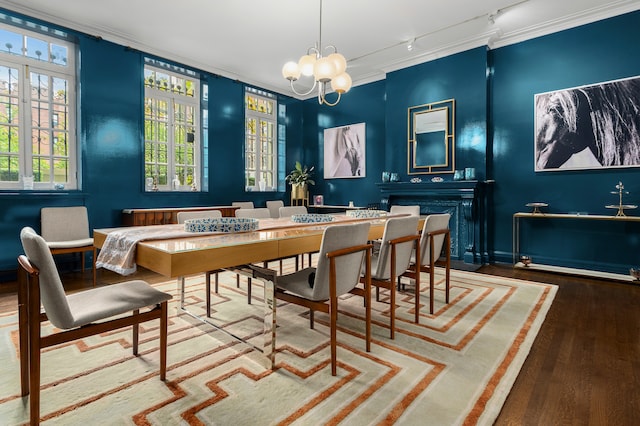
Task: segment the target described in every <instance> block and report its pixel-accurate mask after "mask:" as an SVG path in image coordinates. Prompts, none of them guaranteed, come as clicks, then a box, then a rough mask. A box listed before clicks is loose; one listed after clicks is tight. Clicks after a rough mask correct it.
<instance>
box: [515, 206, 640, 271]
mask: <svg viewBox="0 0 640 426" xmlns="http://www.w3.org/2000/svg"><path fill="white" fill-rule="evenodd" d="M522 219H547V220H551V219H564V220H566V219H574V220H591V221H613V222H638V223H640V217H638V216H605V215H594V214H579V213H523V212H518V213H515V214H514V215H513V224H512V232H513V241H512V251H513V265H514V267H517V268H522V267H528V268H531V269H542V270H547V271H553V272H562V273H570V274H578V275H589V276H598V277H601V278H609V279H616V280H624V281H631V280H633V278H632V277H631V276H625V275H622V274H615V273H609V272H602V271H595V270H587V269H578V268H566V267H562V266H553V265H542V264H534V263H531V264H529V265H525V264H523V263H522V262H521V261H520V221H521V220H522Z"/></svg>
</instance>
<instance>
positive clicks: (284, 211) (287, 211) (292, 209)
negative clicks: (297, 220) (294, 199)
mask: <svg viewBox="0 0 640 426" xmlns="http://www.w3.org/2000/svg"><path fill="white" fill-rule="evenodd" d="M307 212H308V210H307V207H306V206H283V207H280V209H278V214H279V216H280V217H291V216H293V215H297V214H307ZM307 256H308V259H309V266H311V262H312V260H313V259H312V256H313V253H307ZM298 259H300V260H299V261H298ZM298 262H300V267H301V268H304V254H301V255H300V256H299V257H298V256H296V271H297V270H298V268H299V267H298Z"/></svg>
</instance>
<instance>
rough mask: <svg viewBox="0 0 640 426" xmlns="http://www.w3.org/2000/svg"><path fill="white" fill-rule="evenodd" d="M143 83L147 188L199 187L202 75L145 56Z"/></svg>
mask: <svg viewBox="0 0 640 426" xmlns="http://www.w3.org/2000/svg"><path fill="white" fill-rule="evenodd" d="M150 63H153V64H154V65H156V66H152V65H150ZM159 66H162V68H160V67H159ZM144 88H145V103H144V159H145V160H144V161H145V164H144V169H145V190H147V191H199V190H201V186H200V182H201V173H202V169H201V158H202V142H201V140H202V138H201V134H202V131H201V128H200V121H201V118H200V116H201V103H200V102H201V101H200V81H199V77H198V76H197V75H196V73H194V72H193V71H188V70H185V69H181V68H179V67H175V66H171V65H168V64H163V63H161V62H160V61H153V60H147V64H146V65H145V69H144Z"/></svg>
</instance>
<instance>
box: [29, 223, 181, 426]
mask: <svg viewBox="0 0 640 426" xmlns="http://www.w3.org/2000/svg"><path fill="white" fill-rule="evenodd" d="M20 240H21V242H22V247H23V249H24V252H25V254H23V255H20V256H19V257H18V263H19V265H20V268H19V271H18V272H19V288H18V315H19V321H18V323H19V344H20V386H21V392H22V396H27V395H30V396H29V412H30V423H31V424H38V423H39V421H40V369H41V368H40V352H41V350H42V349H45V348H48V347H51V346H55V345H58V344H62V343H66V342H71V341H74V340H79V339H83V338H86V337H88V336H93V335H96V334H102V333H105V332H108V331H112V330H118V329H121V328H125V327H129V326H132V329H133V336H132V347H133V354H134V355H137V354H138V325H139V324H140V323H143V322H147V321H150V320H154V319H159V320H160V329H159V335H160V349H159V351H160V380H162V381H164V380H165V379H166V371H167V313H168V310H167V305H168V301H169V300H170V299H171V297H172V296H171V295H170V294H168V293H164V292H162V291H159V290H157V289H155V288H153V287H151V286H150V285H149V284H147V283H146V282H144V281H141V280H133V281H127V282H123V283H120V284H113V285H108V286H104V287H95V288H92V289H89V290H85V291H81V292H77V293H73V294H70V295H66V294H65V292H64V288H63V287H62V282H61V281H60V275H59V273H58V270H57V268H56V265H55V263H54V261H53V255H52V254H51V251H50V250H49V247H48V246H47V242H46V241H45V240H44V239H43V238H42V237H41V236H40V235H38V234H37V233H36V232H35V231H34V230H33V229H32V228H29V227H25V228H23V229H22V231H21V232H20ZM41 304H42V306H43V307H44V313H41ZM147 307H151V309H149V310H145V311H143V312H141V309H143V308H147ZM128 312H131V314H130V315H125V316H123V314H126V313H128ZM112 317H117V318H112ZM47 320H48V321H50V322H51V324H52V325H53V326H54V327H55V328H56V329H58V330H60V331H58V330H56V331H55V332H52V333H50V334H47V335H45V336H42V330H41V322H43V321H47ZM52 393H55V390H52Z"/></svg>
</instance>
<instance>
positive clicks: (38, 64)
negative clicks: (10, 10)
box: [0, 22, 81, 191]
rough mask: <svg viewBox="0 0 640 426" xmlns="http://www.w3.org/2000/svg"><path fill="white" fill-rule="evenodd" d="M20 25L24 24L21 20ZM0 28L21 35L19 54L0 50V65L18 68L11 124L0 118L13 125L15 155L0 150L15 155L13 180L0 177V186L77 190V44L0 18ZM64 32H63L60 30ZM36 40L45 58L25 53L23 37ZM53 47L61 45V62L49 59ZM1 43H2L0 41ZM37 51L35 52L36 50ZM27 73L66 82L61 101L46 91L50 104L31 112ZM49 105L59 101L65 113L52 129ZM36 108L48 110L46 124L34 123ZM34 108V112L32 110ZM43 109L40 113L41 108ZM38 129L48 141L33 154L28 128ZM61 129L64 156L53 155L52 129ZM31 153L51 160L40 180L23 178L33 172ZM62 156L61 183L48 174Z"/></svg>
mask: <svg viewBox="0 0 640 426" xmlns="http://www.w3.org/2000/svg"><path fill="white" fill-rule="evenodd" d="M25 25H26V24H25ZM0 29H2V30H4V31H7V32H10V33H14V34H17V35H19V37H20V39H21V43H22V46H20V47H16V49H20V51H21V53H20V54H18V53H14V52H11V49H13V48H14V47H13V46H12V47H11V48H9V47H8V46H6V45H5V46H6V47H7V50H6V51H5V50H4V49H3V50H0V65H2V66H3V67H7V68H11V69H15V70H17V72H18V75H17V83H18V91H17V102H18V122H17V124H15V125H11V123H9V122H7V123H4V122H3V123H2V124H6V125H7V127H14V128H16V129H17V133H18V152H17V155H13V154H14V153H13V152H12V151H7V152H2V155H7V157H9V156H14V157H17V159H18V180H17V181H9V180H6V181H0V190H26V191H31V190H36V191H42V190H54V189H65V190H77V189H80V177H79V173H78V172H79V170H80V161H81V159H80V156H81V150H80V148H79V146H78V141H79V139H78V137H77V131H78V130H77V124H76V123H77V120H78V105H79V100H78V98H77V94H78V91H77V88H76V86H77V84H78V83H77V82H78V72H77V69H76V56H77V52H78V46H77V44H76V43H75V42H73V41H71V40H70V39H69V38H66V37H55V36H52V35H50V34H49V33H48V32H36V31H30V30H29V29H27V28H24V27H23V26H19V25H9V24H6V23H3V22H0ZM62 34H63V35H64V33H62ZM34 39H35V40H38V41H41V42H44V43H46V44H47V49H48V51H47V52H46V55H45V58H46V60H41V59H39V58H40V55H39V54H38V58H37V59H36V58H34V57H32V56H29V54H30V53H29V50H28V49H25V48H24V46H27V45H28V43H27V42H28V41H30V40H34ZM54 46H55V47H63V48H66V51H67V57H66V58H65V59H66V60H65V61H63V63H64V65H62V64H60V63H55V62H53V61H55V60H56V59H57V57H54V56H53V54H54V53H55V50H54ZM3 47H4V46H3ZM36 54H37V51H36ZM32 74H42V75H45V76H46V77H47V78H48V79H49V81H51V79H52V78H56V79H62V80H65V81H66V87H65V89H66V93H65V96H66V99H65V101H66V102H65V103H59V102H55V100H54V98H53V96H51V93H52V92H49V93H48V95H47V100H46V101H45V102H47V106H48V107H51V108H48V109H39V110H36V111H34V108H33V104H34V102H35V100H34V99H33V98H32V90H33V87H34V86H32V85H31V77H32ZM47 87H48V88H49V89H50V90H53V86H51V85H49V84H48V86H47ZM54 105H65V106H66V117H67V120H66V121H67V123H66V127H65V128H64V129H58V130H56V127H55V125H57V124H59V123H58V122H57V119H56V123H55V124H54V123H53V118H54V116H55V117H56V118H58V114H57V112H55V109H54V108H53V107H54ZM42 111H49V114H48V115H47V116H46V117H47V118H48V119H49V120H48V125H46V126H42V125H41V126H38V127H36V126H34V125H33V123H34V122H35V120H36V119H37V118H38V115H40V117H42V114H43V113H42ZM38 113H40V114H38ZM45 114H46V112H45ZM38 129H40V131H44V132H45V133H48V135H49V136H50V141H49V147H50V149H49V152H48V153H47V154H45V155H38V154H37V153H35V152H34V149H33V148H34V143H33V135H34V132H35V131H37V130H38ZM61 130H62V131H63V132H64V133H65V134H66V138H67V140H66V145H67V146H66V155H57V154H54V146H53V144H54V140H55V139H56V138H55V136H54V135H55V133H57V132H59V131H61ZM37 157H43V158H45V159H48V161H49V162H50V164H51V168H50V169H49V177H48V178H47V180H46V181H44V182H35V181H34V182H33V184H31V183H30V182H25V177H33V176H34V159H35V158H37ZM56 159H63V160H65V161H66V164H67V166H66V172H67V173H66V180H65V181H64V182H60V181H56V180H55V174H54V173H53V169H54V167H55V160H56Z"/></svg>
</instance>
